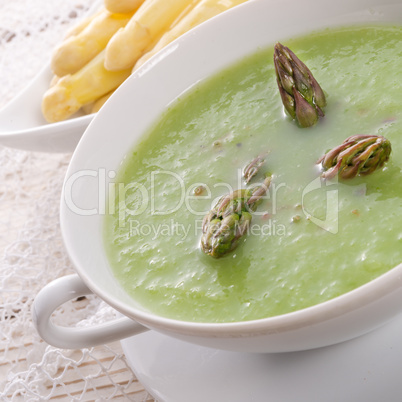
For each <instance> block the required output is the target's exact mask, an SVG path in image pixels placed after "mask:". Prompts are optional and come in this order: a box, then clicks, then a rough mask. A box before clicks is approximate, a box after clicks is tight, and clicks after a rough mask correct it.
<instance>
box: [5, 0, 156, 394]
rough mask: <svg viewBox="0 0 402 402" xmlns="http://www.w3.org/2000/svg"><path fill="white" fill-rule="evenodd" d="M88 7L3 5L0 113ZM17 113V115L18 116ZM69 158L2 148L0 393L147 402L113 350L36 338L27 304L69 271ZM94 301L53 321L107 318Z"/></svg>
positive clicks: (48, 0)
mask: <svg viewBox="0 0 402 402" xmlns="http://www.w3.org/2000/svg"><path fill="white" fill-rule="evenodd" d="M94 1H95V0H35V1H34V2H33V1H28V0H15V1H7V0H0V72H1V74H0V108H1V107H3V106H4V105H5V104H6V103H7V102H8V101H10V100H11V99H12V98H13V97H14V96H15V95H16V94H17V93H18V92H19V91H21V90H22V89H23V88H24V86H25V85H27V84H28V83H29V81H30V80H31V79H32V78H33V77H34V76H35V74H36V73H37V72H38V71H39V70H40V69H41V68H42V67H43V65H44V64H45V63H47V62H48V60H49V57H50V53H51V50H52V48H53V47H54V45H55V44H56V43H57V42H58V41H59V40H60V39H61V38H62V37H63V35H64V33H65V32H66V31H67V30H68V29H69V28H70V27H71V26H72V25H74V24H75V23H76V22H77V21H78V20H79V19H80V18H82V17H83V15H85V13H86V12H87V10H88V8H89V7H91V6H92V5H93V3H94ZM22 113H24V111H23V110H21V114H22ZM70 156H71V155H66V154H64V155H63V154H45V153H33V152H24V151H18V150H13V149H8V148H4V147H0V167H1V168H0V201H1V202H0V250H1V252H0V259H1V261H0V295H1V296H0V356H1V357H0V359H1V360H0V396H1V398H2V400H4V401H11V400H12V401H18V400H23V401H37V400H38V401H39V400H52V399H58V400H68V401H82V400H85V401H88V400H100V401H103V400H110V399H117V400H119V399H120V400H132V401H150V400H152V398H151V397H150V396H149V395H148V394H147V393H146V391H144V388H143V387H142V385H141V384H140V383H139V382H138V381H137V380H136V378H135V376H134V374H133V373H132V372H131V370H130V368H129V367H128V365H127V362H126V359H125V357H124V355H123V354H122V351H121V347H120V343H119V342H116V343H113V344H110V345H104V346H101V347H96V348H93V349H83V350H72V351H70V350H61V349H57V348H54V347H51V346H49V345H47V344H46V343H45V342H43V341H42V340H41V339H40V338H39V336H38V335H37V333H36V331H35V329H34V327H33V324H32V319H31V306H32V301H33V299H34V297H35V295H36V294H37V292H38V291H39V290H40V289H41V288H42V287H43V286H44V285H46V284H47V283H49V282H50V281H52V280H53V279H56V278H58V277H60V276H62V275H65V274H69V273H72V272H73V268H72V266H71V263H70V262H69V259H68V257H67V254H66V251H65V249H64V246H63V244H62V239H61V234H60V228H59V198H60V192H61V188H62V183H63V178H64V175H65V172H66V168H67V165H68V163H69V160H70ZM113 314H114V312H113V310H112V309H111V308H110V307H109V306H107V305H105V304H104V303H103V302H100V301H99V300H98V299H96V298H87V299H84V300H81V301H75V302H72V303H69V304H66V305H65V306H63V308H60V309H59V310H58V311H57V314H56V317H55V319H56V320H60V321H62V322H63V323H64V324H67V325H68V324H74V323H77V322H78V324H79V325H86V324H87V321H86V320H85V317H87V316H90V315H91V316H92V318H91V321H94V320H95V321H102V320H106V319H108V318H110V317H111V316H113Z"/></svg>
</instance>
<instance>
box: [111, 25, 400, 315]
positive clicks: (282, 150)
mask: <svg viewBox="0 0 402 402" xmlns="http://www.w3.org/2000/svg"><path fill="white" fill-rule="evenodd" d="M278 39H281V38H278ZM283 43H284V44H285V45H286V46H288V47H289V48H290V49H292V50H293V51H294V53H295V54H296V55H297V56H298V57H299V58H300V59H301V60H302V61H303V62H304V63H305V64H306V65H307V66H308V67H309V69H310V70H311V72H312V73H313V75H314V77H315V78H316V80H317V81H318V82H319V83H320V85H321V87H322V88H323V90H324V92H325V93H326V96H327V106H326V109H325V117H324V118H321V119H320V120H319V122H318V124H316V125H315V126H313V127H310V128H300V127H298V126H297V124H296V123H295V122H294V121H293V120H291V119H290V118H289V117H288V116H286V115H285V113H284V109H283V105H282V103H281V98H280V96H279V93H278V88H277V84H276V77H275V71H274V66H273V62H272V57H273V47H272V48H269V49H266V50H263V51H261V52H259V53H258V54H255V55H253V56H251V57H249V58H247V59H245V60H242V61H241V62H239V63H238V64H236V65H234V66H232V67H230V68H228V69H226V70H225V71H222V72H220V73H218V74H217V75H215V76H214V77H212V78H210V79H209V80H207V81H205V82H203V83H201V84H199V85H197V87H196V88H193V89H191V90H189V92H188V93H187V94H185V95H183V96H182V97H181V98H180V99H178V100H177V101H176V102H175V104H174V105H173V106H171V107H170V108H169V109H168V110H167V111H166V113H165V114H164V115H163V116H161V118H160V119H159V121H157V122H156V123H155V125H154V126H153V127H152V129H151V130H150V131H149V132H148V133H147V134H146V135H145V136H143V138H142V141H141V142H140V143H138V144H137V145H136V146H135V148H134V149H133V150H132V151H131V152H130V153H129V154H128V155H127V157H126V159H125V160H124V161H123V162H122V166H121V168H120V170H119V171H118V174H117V176H116V186H115V194H116V197H115V198H113V199H111V200H110V204H109V209H110V211H111V213H109V214H108V215H107V216H106V217H105V222H104V235H105V245H106V251H107V255H108V258H109V260H110V264H111V267H112V269H113V271H114V275H115V276H116V278H117V279H118V281H119V282H120V283H121V285H122V287H123V288H124V290H125V291H126V292H128V293H129V294H130V295H132V298H133V299H135V300H136V301H137V302H138V303H140V304H141V305H142V306H144V308H146V309H148V310H149V311H152V312H154V313H157V314H159V315H162V316H166V317H171V318H176V319H179V320H190V321H198V322H233V321H242V320H254V319H259V318H264V317H270V316H275V315H279V314H284V313H289V312H292V311H295V310H299V309H302V308H305V307H309V306H312V305H315V304H318V303H321V302H324V301H326V300H329V299H332V298H334V297H336V296H339V295H341V294H343V293H345V292H348V291H350V290H352V289H355V288H356V287H358V286H360V285H362V284H365V283H367V282H368V281H370V280H372V279H374V278H376V277H378V276H379V275H381V274H383V273H385V272H387V271H388V270H390V269H391V268H393V267H395V266H396V265H398V264H399V263H401V262H402V188H401V184H400V183H401V181H400V177H401V176H400V175H401V170H402V159H401V155H402V107H401V106H402V91H401V90H400V87H401V82H402V69H401V65H402V46H401V43H402V29H401V27H399V26H397V27H395V26H354V27H346V28H336V29H326V30H324V31H320V32H315V33H312V34H309V35H308V36H304V37H300V38H296V39H292V40H287V41H283ZM356 134H374V135H382V136H384V137H386V138H387V139H388V140H390V142H391V144H392V153H391V156H390V159H389V161H388V162H387V163H386V164H385V165H384V166H383V167H381V168H380V169H377V170H376V171H375V172H374V173H372V174H370V175H367V176H358V177H356V178H354V179H351V180H338V181H337V180H335V179H334V180H330V181H328V180H326V181H324V180H321V179H320V177H319V176H320V174H321V171H320V166H318V165H317V164H316V161H317V160H318V159H319V158H320V157H321V156H322V155H323V154H324V153H325V152H327V151H328V150H329V149H332V148H334V147H335V146H337V145H339V144H341V143H342V142H343V141H344V140H345V139H346V138H347V137H349V136H351V135H356ZM258 155H265V156H266V157H265V163H264V165H263V166H262V167H261V168H260V171H259V172H258V173H257V174H256V176H255V177H254V178H253V183H260V182H261V181H262V180H263V179H264V174H266V173H268V172H269V174H271V175H272V182H271V185H270V187H269V190H268V192H267V193H266V195H265V196H264V197H263V199H262V202H261V203H260V204H259V205H258V207H257V209H256V211H255V212H254V213H253V215H252V221H251V225H250V227H249V230H248V233H246V234H245V235H244V236H243V237H241V239H240V241H239V244H238V246H237V248H236V249H234V250H233V251H232V252H230V253H228V254H226V255H225V256H223V257H222V258H213V257H211V256H209V255H206V254H205V253H203V252H202V251H201V249H200V238H201V234H202V232H201V226H202V219H203V217H204V216H205V214H207V213H208V211H210V210H211V208H212V207H213V206H214V205H215V203H216V201H217V200H218V199H219V197H220V196H222V195H225V194H228V193H230V192H231V191H234V190H237V189H240V188H246V187H249V186H251V184H252V183H249V184H246V183H245V182H244V179H243V178H242V169H243V168H244V166H245V165H247V163H248V162H249V161H250V160H252V159H253V158H255V157H256V156H258ZM117 183H119V185H117Z"/></svg>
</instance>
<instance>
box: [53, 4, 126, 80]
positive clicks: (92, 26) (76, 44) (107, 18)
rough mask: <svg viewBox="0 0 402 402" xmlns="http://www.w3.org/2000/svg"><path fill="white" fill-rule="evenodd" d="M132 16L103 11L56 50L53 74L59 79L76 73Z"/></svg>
mask: <svg viewBox="0 0 402 402" xmlns="http://www.w3.org/2000/svg"><path fill="white" fill-rule="evenodd" d="M132 15H133V13H131V14H112V13H110V12H109V11H107V10H106V9H103V10H102V12H100V13H99V14H98V15H97V16H96V17H95V18H93V19H92V20H91V21H90V23H89V24H88V25H87V26H86V27H85V28H84V29H83V30H82V31H81V32H79V33H78V34H77V35H73V36H69V37H68V38H67V39H65V40H64V41H63V42H62V43H61V44H60V45H59V46H58V47H57V48H56V49H55V51H54V52H53V56H52V60H51V68H52V70H53V72H54V73H55V74H56V75H58V76H59V77H62V76H64V75H67V74H74V73H76V72H77V71H78V70H80V69H81V68H82V67H83V66H85V64H87V63H88V62H89V61H90V60H92V59H93V58H94V57H95V56H96V55H97V54H98V53H99V52H101V51H102V50H103V49H104V48H105V47H106V45H107V43H108V42H109V40H110V38H111V37H112V36H113V35H114V34H115V33H116V32H117V30H118V29H119V28H122V27H124V26H125V25H126V24H127V22H128V21H129V20H130V18H131V17H132Z"/></svg>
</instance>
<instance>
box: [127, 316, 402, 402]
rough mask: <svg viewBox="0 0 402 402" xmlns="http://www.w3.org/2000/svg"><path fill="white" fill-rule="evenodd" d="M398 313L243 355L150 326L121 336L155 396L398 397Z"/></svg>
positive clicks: (168, 401)
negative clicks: (373, 325) (323, 339)
mask: <svg viewBox="0 0 402 402" xmlns="http://www.w3.org/2000/svg"><path fill="white" fill-rule="evenodd" d="M401 339H402V315H399V316H398V317H397V318H396V319H394V320H393V321H391V322H389V323H388V324H386V325H385V326H383V327H381V328H380V329H377V330H375V331H373V332H371V333H369V334H367V335H364V336H362V337H359V338H357V339H354V340H351V341H348V342H344V343H341V344H338V345H334V346H329V347H325V348H320V349H314V350H309V351H303V352H292V353H277V354H246V353H236V352H226V351H220V350H215V349H210V348H206V347H201V346H196V345H193V344H190V343H186V342H183V341H179V340H177V339H174V338H170V337H167V336H165V335H161V334H160V333H157V332H155V331H149V332H146V333H144V334H141V335H136V336H133V337H131V338H127V339H124V340H123V341H121V344H122V347H123V350H124V353H125V355H126V357H127V360H128V362H129V364H130V366H131V368H132V369H133V371H134V373H135V374H136V376H137V378H138V379H139V381H141V383H142V384H143V386H144V387H145V388H146V389H147V391H148V392H149V393H150V394H151V395H152V396H153V397H154V398H155V399H156V400H157V401H159V402H260V401H261V402H265V401H269V402H295V401H297V402H339V401H342V402H349V401H350V402H352V401H353V402H363V401H364V402H378V401H386V402H399V401H401V398H402V397H401V395H402V341H401Z"/></svg>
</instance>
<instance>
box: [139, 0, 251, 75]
mask: <svg viewBox="0 0 402 402" xmlns="http://www.w3.org/2000/svg"><path fill="white" fill-rule="evenodd" d="M246 1H247V0H201V1H200V2H199V3H198V4H197V5H196V6H195V7H194V8H193V9H192V10H191V11H190V12H189V13H188V14H187V15H185V16H184V17H183V18H182V19H181V20H180V21H179V22H178V23H177V24H176V25H175V26H174V27H173V28H172V29H171V30H169V31H167V32H166V33H165V34H164V35H163V36H162V37H161V38H160V39H159V41H158V42H157V43H156V45H155V46H154V47H153V48H152V49H151V50H150V51H149V52H147V53H145V54H144V55H143V56H142V57H141V58H140V59H139V60H138V61H137V63H136V64H135V66H134V68H133V71H134V70H136V69H137V68H139V67H140V66H142V65H143V64H144V63H145V62H146V61H147V60H148V59H149V58H151V57H152V56H153V55H154V54H155V53H157V52H159V50H161V49H163V48H164V47H165V46H166V45H168V44H169V43H170V42H173V41H174V40H175V39H177V38H178V37H179V36H181V35H183V34H184V33H186V32H187V31H189V30H190V29H192V28H194V27H195V26H197V25H199V24H201V23H202V22H204V21H206V20H208V19H210V18H212V17H214V16H215V15H218V14H220V13H222V12H223V11H226V10H228V9H229V8H232V7H234V6H237V5H238V4H241V3H244V2H246Z"/></svg>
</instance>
